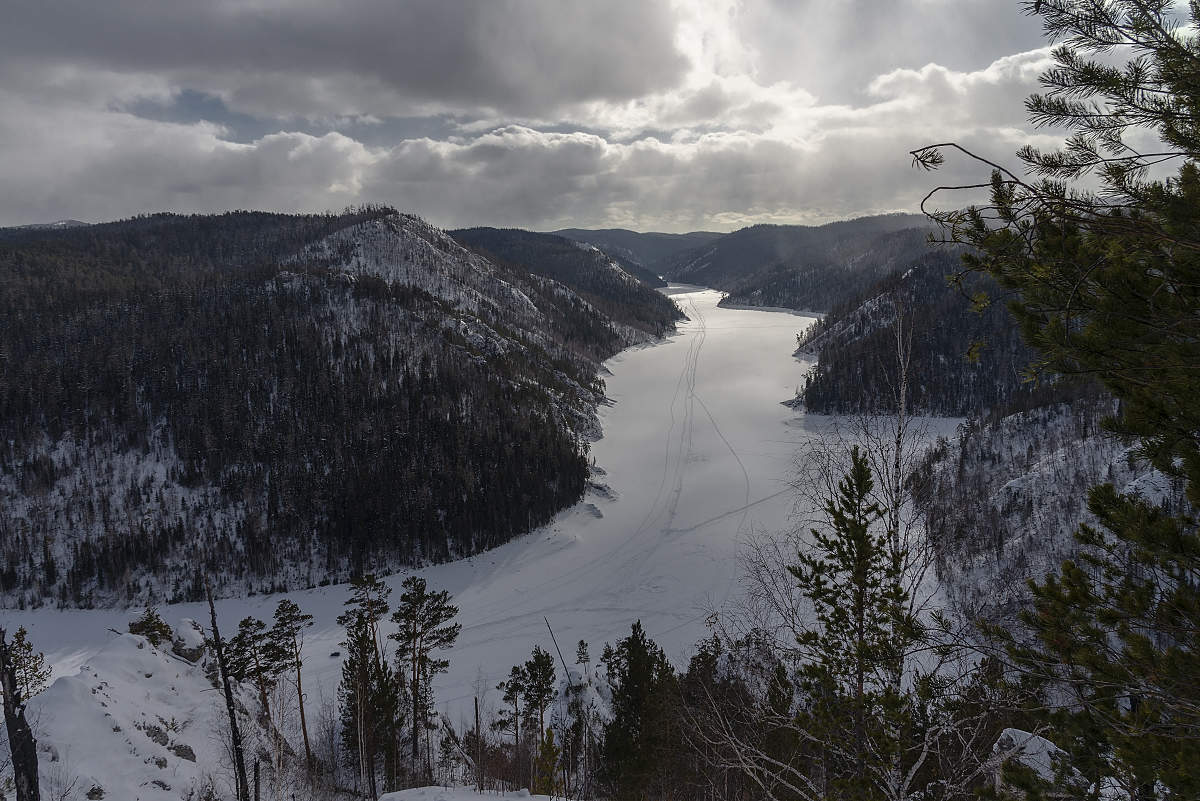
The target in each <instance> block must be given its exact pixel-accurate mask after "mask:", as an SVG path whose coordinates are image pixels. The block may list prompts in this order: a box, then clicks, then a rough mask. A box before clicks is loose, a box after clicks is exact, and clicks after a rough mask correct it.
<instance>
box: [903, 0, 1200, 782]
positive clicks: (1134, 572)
mask: <svg viewBox="0 0 1200 801" xmlns="http://www.w3.org/2000/svg"><path fill="white" fill-rule="evenodd" d="M1027 10H1028V11H1029V12H1030V13H1034V14H1038V15H1040V16H1041V17H1042V18H1043V22H1044V26H1045V29H1046V32H1047V35H1048V36H1049V37H1050V38H1051V39H1054V40H1056V41H1058V42H1059V44H1058V46H1057V47H1056V49H1055V50H1054V59H1055V62H1056V64H1055V66H1054V68H1053V69H1051V70H1050V71H1049V72H1047V73H1046V74H1045V75H1043V78H1042V82H1043V84H1044V85H1045V86H1046V88H1047V91H1046V92H1045V94H1041V95H1035V96H1033V97H1031V98H1030V99H1029V101H1028V102H1027V104H1026V105H1027V109H1028V111H1029V112H1030V116H1031V119H1032V121H1033V122H1035V123H1036V124H1039V125H1053V126H1058V127H1062V128H1066V129H1068V130H1069V131H1070V132H1071V135H1070V137H1069V139H1068V140H1067V142H1066V144H1065V146H1064V147H1063V148H1062V149H1061V150H1055V151H1049V152H1044V151H1040V150H1038V149H1036V148H1033V147H1027V148H1024V149H1022V150H1021V151H1020V152H1019V153H1018V157H1019V158H1020V159H1021V160H1022V161H1023V162H1024V163H1025V165H1026V168H1027V169H1028V171H1029V172H1030V173H1032V175H1033V177H1030V178H1028V179H1027V178H1023V177H1021V176H1019V175H1017V174H1016V173H1015V172H1013V171H1010V170H1007V169H1003V168H996V169H994V170H993V174H992V181H991V187H992V190H991V200H990V203H989V204H988V205H984V206H976V207H971V208H968V209H966V210H965V211H962V212H946V213H940V214H938V215H937V217H938V218H939V219H940V220H941V221H942V222H943V223H944V224H946V225H947V226H948V228H949V238H950V239H953V240H955V241H958V242H962V243H965V244H969V245H971V246H973V248H974V252H973V253H972V254H970V255H969V257H968V260H967V263H966V267H967V269H970V270H985V271H987V272H989V273H990V274H991V275H993V276H994V277H996V279H997V280H998V281H999V282H1000V284H1001V285H1002V286H1003V287H1005V288H1006V289H1007V290H1009V291H1010V292H1011V293H1012V297H1013V300H1012V301H1011V303H1010V308H1011V310H1012V311H1013V313H1014V315H1015V316H1016V318H1017V321H1018V322H1019V324H1020V326H1021V330H1022V333H1023V335H1024V336H1025V338H1026V340H1027V341H1028V342H1029V343H1030V344H1031V345H1032V346H1033V347H1034V348H1035V349H1036V350H1037V351H1039V353H1040V355H1041V361H1040V362H1039V363H1038V364H1037V365H1036V367H1037V368H1038V369H1039V370H1042V371H1045V372H1048V373H1051V374H1058V375H1066V376H1086V377H1088V378H1090V379H1092V380H1095V381H1098V382H1099V383H1100V384H1102V385H1103V386H1104V387H1105V388H1106V389H1107V390H1109V391H1110V392H1111V393H1112V395H1113V396H1114V397H1115V398H1116V399H1117V400H1118V401H1119V403H1120V406H1119V412H1118V414H1117V415H1116V416H1115V417H1114V418H1113V419H1112V420H1110V421H1108V425H1109V427H1110V429H1112V430H1113V431H1115V432H1117V433H1119V434H1122V435H1126V436H1129V437H1133V438H1135V439H1136V441H1137V442H1138V445H1139V454H1140V455H1141V456H1143V457H1144V458H1146V459H1147V460H1148V461H1149V462H1150V463H1151V464H1152V465H1153V466H1154V467H1156V468H1158V469H1159V470H1160V471H1162V472H1163V473H1165V474H1167V475H1168V476H1173V477H1176V478H1178V479H1180V480H1182V481H1183V482H1184V484H1185V491H1186V495H1187V498H1188V500H1189V502H1190V503H1191V505H1192V506H1193V507H1196V506H1200V374H1198V372H1197V370H1196V365H1197V364H1200V167H1198V166H1197V162H1198V160H1200V116H1198V115H1197V114H1196V113H1195V109H1196V108H1197V106H1198V105H1200V32H1198V30H1197V24H1200V5H1198V4H1196V3H1190V4H1188V6H1187V8H1186V10H1185V9H1184V8H1181V7H1180V6H1179V4H1175V3H1171V2H1167V0H1103V1H1102V0H1038V2H1036V3H1030V4H1027ZM1147 138H1150V139H1157V140H1158V143H1157V144H1156V145H1151V146H1149V147H1147V146H1145V145H1144V144H1143V142H1142V141H1139V140H1142V139H1147ZM949 147H954V148H958V146H957V145H949V146H941V147H930V148H923V149H921V150H918V151H914V158H915V159H916V161H917V163H918V164H919V165H922V166H926V167H936V166H938V165H940V164H941V163H942V162H943V160H944V155H943V151H944V150H946V149H947V148H949ZM958 149H959V150H960V151H961V152H964V153H966V152H967V151H965V150H963V149H962V148H958ZM968 155H970V154H969V153H968ZM989 163H990V162H989ZM1176 165H1177V166H1176ZM1152 169H1153V171H1152ZM1172 170H1173V172H1172ZM1083 176H1092V177H1094V178H1095V180H1096V181H1097V182H1098V184H1099V189H1100V191H1092V190H1089V189H1087V188H1080V184H1078V183H1076V179H1078V178H1080V177H1083ZM1162 176H1165V177H1162ZM935 191H936V190H935ZM982 300H983V302H986V299H982ZM1088 508H1089V510H1090V511H1091V512H1092V514H1094V515H1095V517H1096V518H1097V520H1098V525H1096V526H1084V527H1082V528H1081V529H1080V530H1079V531H1078V532H1077V539H1078V540H1079V541H1080V544H1081V545H1082V546H1083V555H1082V556H1081V558H1080V560H1078V561H1069V562H1066V563H1064V564H1063V565H1062V567H1061V568H1060V569H1059V570H1058V571H1057V572H1056V573H1055V574H1052V575H1050V576H1048V577H1047V578H1046V579H1045V580H1044V581H1041V582H1033V583H1032V584H1031V590H1032V592H1033V598H1034V601H1033V608H1032V609H1030V610H1028V611H1027V612H1026V614H1025V615H1024V616H1023V619H1024V621H1025V622H1026V623H1027V624H1028V625H1029V626H1030V628H1031V629H1032V631H1033V633H1034V636H1035V639H1034V641H1033V642H1024V641H1023V640H1022V639H1021V638H1020V637H1018V636H1017V635H1016V634H1014V632H1012V631H1011V630H1009V629H1008V628H1004V627H993V628H992V629H991V633H992V634H993V635H995V636H996V637H997V638H998V639H999V640H1000V641H1001V642H1003V643H1006V644H1007V646H1008V647H1009V648H1010V650H1011V654H1012V656H1013V661H1014V664H1015V665H1016V666H1017V667H1019V668H1021V669H1022V670H1023V672H1024V675H1025V676H1026V677H1028V678H1030V679H1036V680H1037V681H1039V682H1040V683H1041V684H1042V685H1043V695H1042V702H1041V704H1039V705H1038V707H1035V708H1040V707H1041V706H1042V705H1049V706H1053V707H1057V708H1056V710H1055V711H1054V713H1053V714H1049V715H1042V716H1041V717H1042V719H1043V722H1045V723H1048V724H1051V730H1050V736H1051V738H1052V739H1053V740H1054V741H1055V742H1056V744H1057V745H1059V746H1060V747H1062V748H1064V749H1066V751H1067V752H1068V753H1069V755H1070V756H1069V760H1068V763H1069V766H1068V767H1067V769H1066V771H1065V772H1064V774H1063V775H1062V776H1060V777H1059V781H1058V782H1057V786H1056V787H1055V788H1054V791H1055V792H1060V793H1073V794H1077V795H1078V794H1086V793H1090V792H1096V791H1097V788H1099V787H1100V786H1102V785H1103V784H1106V783H1108V784H1112V783H1115V784H1117V785H1118V786H1120V787H1121V788H1122V789H1123V790H1124V792H1125V793H1126V794H1127V795H1128V796H1130V797H1135V798H1138V799H1143V798H1145V799H1148V798H1153V797H1157V796H1162V797H1172V798H1175V797H1178V798H1194V797H1198V796H1200V775H1198V773H1197V771H1196V769H1195V766H1196V765H1197V764H1200V750H1198V748H1200V746H1197V741H1196V738H1195V736H1194V734H1195V732H1196V731H1197V729H1198V728H1200V681H1198V679H1200V531H1198V529H1197V523H1196V520H1195V518H1194V517H1192V516H1189V515H1180V514H1172V513H1171V512H1169V511H1167V510H1163V509H1160V508H1156V507H1155V506H1153V505H1151V504H1149V503H1147V502H1146V501H1144V500H1141V499H1139V498H1136V497H1130V496H1126V495H1122V494H1120V493H1118V492H1117V491H1116V490H1115V489H1114V488H1113V487H1111V486H1102V487H1098V488H1095V489H1093V490H1092V491H1091V492H1090V493H1089V496H1088ZM1075 772H1078V776H1080V777H1082V782H1081V783H1082V786H1079V785H1080V783H1079V782H1075V781H1068V780H1067V779H1068V776H1075V775H1076V773H1075Z"/></svg>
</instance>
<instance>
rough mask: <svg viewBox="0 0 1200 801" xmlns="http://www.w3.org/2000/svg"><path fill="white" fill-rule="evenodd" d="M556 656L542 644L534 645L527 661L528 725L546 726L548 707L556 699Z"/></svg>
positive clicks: (537, 729)
mask: <svg viewBox="0 0 1200 801" xmlns="http://www.w3.org/2000/svg"><path fill="white" fill-rule="evenodd" d="M555 677H556V675H555V669H554V657H552V656H551V655H550V653H549V652H548V651H546V650H544V649H542V648H541V647H540V646H537V645H535V646H533V654H532V655H531V656H530V657H529V659H528V660H527V661H526V662H525V720H526V724H525V725H526V727H533V726H534V725H535V724H536V726H537V728H536V729H535V731H542V730H544V729H545V728H546V707H548V706H549V705H550V702H551V701H552V700H554V689H555V686H554V681H555Z"/></svg>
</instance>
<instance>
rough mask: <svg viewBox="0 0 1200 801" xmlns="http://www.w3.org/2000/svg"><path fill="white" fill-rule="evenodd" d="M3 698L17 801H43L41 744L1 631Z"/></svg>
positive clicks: (0, 665)
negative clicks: (39, 766)
mask: <svg viewBox="0 0 1200 801" xmlns="http://www.w3.org/2000/svg"><path fill="white" fill-rule="evenodd" d="M0 697H2V699H3V702H4V724H5V731H6V732H7V734H8V747H9V751H10V753H11V755H12V769H13V783H14V784H15V789H16V797H17V801H40V798H41V796H40V791H39V788H38V758H37V740H35V739H34V736H33V730H32V729H31V728H30V727H29V722H28V720H27V719H26V717H25V704H26V701H27V700H28V699H26V698H25V697H24V696H23V695H22V694H21V687H20V679H19V678H18V670H17V664H16V661H15V660H14V658H13V654H12V652H11V650H10V647H9V643H8V641H7V639H6V637H5V631H4V629H3V628H0Z"/></svg>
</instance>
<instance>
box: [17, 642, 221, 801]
mask: <svg viewBox="0 0 1200 801" xmlns="http://www.w3.org/2000/svg"><path fill="white" fill-rule="evenodd" d="M29 713H30V719H31V722H32V725H33V727H34V733H35V736H36V737H37V738H38V751H39V753H38V761H39V767H40V771H41V782H42V790H43V793H45V794H46V797H47V798H49V797H57V795H56V794H55V793H56V791H63V790H66V788H68V787H69V786H71V784H74V788H75V791H76V792H77V793H78V794H79V795H80V796H84V795H86V794H89V793H91V794H92V795H90V796H89V797H103V798H110V799H143V800H145V799H179V798H187V797H189V793H195V795H197V796H198V795H199V794H200V791H201V790H202V789H203V788H205V787H208V786H214V787H217V788H222V787H224V784H225V777H224V776H220V775H213V772H214V771H218V770H219V768H218V766H219V765H222V764H224V763H225V762H226V761H227V759H226V757H225V754H224V746H223V744H222V742H221V740H220V738H219V736H218V732H220V731H222V730H223V729H224V727H225V725H226V724H225V722H224V707H223V704H222V697H221V695H220V693H218V692H216V690H215V688H214V687H213V686H212V684H211V683H210V682H209V681H208V679H207V678H206V677H205V675H204V672H203V670H202V669H201V668H200V667H198V666H196V665H192V664H189V663H187V662H184V661H182V660H180V659H178V658H176V657H174V656H172V655H170V654H168V653H165V652H163V651H160V650H158V649H156V648H154V647H153V646H151V645H150V643H149V642H148V641H147V640H146V639H145V638H143V637H138V636H135V635H132V634H122V635H114V636H113V638H112V640H111V641H110V642H109V643H108V644H107V645H105V646H104V647H103V648H101V649H100V651H99V652H97V653H96V654H94V655H93V656H92V657H91V658H90V659H89V660H88V662H87V664H85V665H83V666H81V667H80V669H79V672H78V673H76V674H74V675H71V676H63V677H62V678H59V679H57V680H56V681H55V682H54V683H53V684H51V685H50V687H48V688H47V689H46V690H45V691H44V692H43V693H41V694H40V695H38V696H37V697H35V698H34V699H32V701H30V704H29ZM100 793H102V795H101V794H100Z"/></svg>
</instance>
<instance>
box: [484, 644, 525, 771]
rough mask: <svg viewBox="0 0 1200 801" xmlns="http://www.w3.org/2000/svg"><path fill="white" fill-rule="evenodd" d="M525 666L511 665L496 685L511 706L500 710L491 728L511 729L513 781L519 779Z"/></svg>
mask: <svg viewBox="0 0 1200 801" xmlns="http://www.w3.org/2000/svg"><path fill="white" fill-rule="evenodd" d="M525 684H526V676H525V668H524V666H522V665H513V667H512V670H510V671H509V674H508V678H507V679H505V680H504V681H502V682H500V683H499V684H497V685H496V689H497V690H499V691H500V692H501V693H502V695H501V698H502V699H503V701H504V703H506V704H509V705H511V706H512V711H511V712H509V711H507V710H501V711H500V712H499V713H498V714H497V715H496V719H495V720H494V721H492V730H493V731H499V732H506V731H511V732H512V736H513V754H512V763H513V781H514V782H516V781H519V779H518V777H519V776H520V775H521V705H522V702H523V701H524V700H525Z"/></svg>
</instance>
